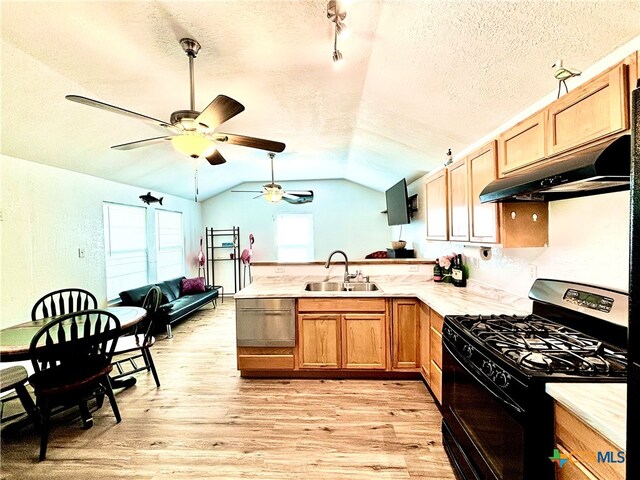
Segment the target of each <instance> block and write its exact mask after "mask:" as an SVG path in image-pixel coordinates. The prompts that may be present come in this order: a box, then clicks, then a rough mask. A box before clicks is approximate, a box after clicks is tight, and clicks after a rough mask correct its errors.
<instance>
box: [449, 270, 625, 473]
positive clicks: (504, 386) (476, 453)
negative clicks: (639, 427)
mask: <svg viewBox="0 0 640 480" xmlns="http://www.w3.org/2000/svg"><path fill="white" fill-rule="evenodd" d="M529 298H531V299H532V300H533V312H532V314H531V315H526V316H524V315H449V316H446V317H445V321H444V326H443V346H444V349H443V404H442V406H443V424H442V429H443V441H444V444H445V448H446V449H447V453H448V454H449V457H450V458H451V460H452V462H453V464H454V465H455V467H456V470H457V473H458V475H459V476H460V477H461V478H464V479H491V480H498V479H499V480H506V479H509V480H516V479H536V480H544V479H549V480H551V479H553V478H554V471H553V464H552V462H551V460H550V459H549V457H550V456H551V455H553V449H554V437H553V401H552V399H551V398H550V397H549V396H548V395H547V394H546V392H545V384H546V383H547V382H625V381H626V377H627V352H626V341H627V326H626V325H627V318H628V296H627V294H625V293H622V292H617V291H613V290H609V289H603V288H599V287H595V286H591V285H584V284H577V283H571V282H563V281H558V280H548V279H538V280H536V281H535V282H534V284H533V286H532V287H531V290H530V292H529Z"/></svg>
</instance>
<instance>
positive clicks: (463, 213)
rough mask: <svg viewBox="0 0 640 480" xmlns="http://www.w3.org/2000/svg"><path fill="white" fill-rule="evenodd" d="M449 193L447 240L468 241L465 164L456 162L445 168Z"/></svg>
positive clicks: (467, 200)
mask: <svg viewBox="0 0 640 480" xmlns="http://www.w3.org/2000/svg"><path fill="white" fill-rule="evenodd" d="M447 170H448V171H449V172H448V174H447V176H448V180H447V183H448V192H449V240H450V241H461V242H466V241H468V240H469V198H468V195H469V191H468V189H467V162H466V159H462V160H458V161H457V162H455V163H452V164H451V165H449V166H448V167H447Z"/></svg>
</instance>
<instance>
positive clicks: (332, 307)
mask: <svg viewBox="0 0 640 480" xmlns="http://www.w3.org/2000/svg"><path fill="white" fill-rule="evenodd" d="M385 311H386V300H385V299H384V298H336V297H327V298H300V299H298V312H382V313H384V312H385Z"/></svg>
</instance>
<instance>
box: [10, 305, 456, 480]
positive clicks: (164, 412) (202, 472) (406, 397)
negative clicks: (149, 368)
mask: <svg viewBox="0 0 640 480" xmlns="http://www.w3.org/2000/svg"><path fill="white" fill-rule="evenodd" d="M234 315H235V312H234V305H233V299H229V298H228V299H226V300H225V302H224V303H221V302H218V309H217V310H214V309H213V308H212V307H205V308H204V309H202V310H200V311H199V312H198V313H196V314H195V315H193V316H191V317H190V318H189V319H187V320H185V321H182V322H180V323H178V324H177V325H175V326H174V338H173V339H166V338H164V336H160V338H159V341H158V343H157V344H156V345H155V346H154V348H153V356H154V359H155V361H156V365H157V369H158V372H159V375H160V381H161V382H162V386H161V387H160V388H158V389H156V386H155V383H154V381H153V377H152V376H151V374H147V373H141V374H138V375H137V378H138V383H137V385H136V386H135V387H132V388H130V389H128V390H122V391H119V392H118V393H117V401H118V405H119V407H120V411H121V413H122V422H121V423H119V424H117V423H115V419H114V417H113V413H112V411H111V408H110V407H109V404H108V400H105V405H104V407H103V408H102V409H100V410H98V411H95V412H94V414H93V415H94V426H93V428H91V429H89V430H82V429H81V428H80V423H79V422H78V421H73V420H72V419H69V418H68V417H66V418H65V416H64V415H60V416H59V417H58V418H56V419H54V421H53V426H52V430H51V434H50V437H49V449H48V452H47V458H46V460H45V461H44V462H41V463H38V461H37V455H38V447H39V435H38V433H37V432H36V431H34V430H33V428H32V427H26V428H23V429H22V430H20V431H19V432H18V433H11V434H7V433H6V432H4V433H3V434H2V445H1V452H0V454H1V457H0V478H2V479H7V480H8V479H16V480H17V479H19V480H25V479H37V478H42V479H63V478H64V479H76V478H82V479H85V478H86V479H111V478H113V479H187V478H189V479H235V478H242V479H247V478H250V479H331V480H333V479H356V480H357V479H409V478H411V479H417V478H423V479H453V478H454V475H453V471H452V469H451V466H450V464H449V461H448V459H447V456H446V454H445V452H444V449H443V447H442V440H441V434H440V421H441V417H440V413H439V411H438V409H437V407H436V405H435V404H434V401H433V399H432V397H431V394H430V393H429V392H428V390H427V388H426V387H425V386H424V384H423V383H422V382H420V381H415V380H414V381H389V380H253V379H243V378H240V376H239V373H238V371H237V370H236V361H235V317H234Z"/></svg>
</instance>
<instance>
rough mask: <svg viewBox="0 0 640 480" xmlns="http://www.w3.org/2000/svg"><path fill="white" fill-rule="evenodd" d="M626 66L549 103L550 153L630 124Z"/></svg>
mask: <svg viewBox="0 0 640 480" xmlns="http://www.w3.org/2000/svg"><path fill="white" fill-rule="evenodd" d="M627 68H628V66H627V65H626V64H624V63H622V64H620V65H618V66H616V67H613V68H612V69H610V70H608V71H606V72H604V73H603V74H602V75H600V76H598V77H596V78H594V79H593V80H590V81H588V82H587V83H585V84H583V85H581V86H579V87H578V88H576V89H575V90H573V91H570V92H569V93H567V94H566V95H564V96H563V97H560V99H558V100H556V101H555V102H553V103H552V104H551V105H549V107H548V108H547V112H548V121H547V154H548V155H555V154H557V153H560V152H563V151H565V150H569V149H571V148H574V147H578V146H580V145H583V144H585V143H588V142H591V141H593V140H597V139H599V138H602V137H605V136H607V135H610V134H613V133H617V132H621V131H623V130H627V129H628V128H629V93H628V85H629V83H628V77H627Z"/></svg>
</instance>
